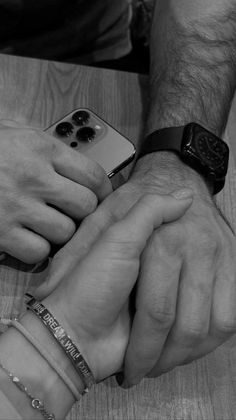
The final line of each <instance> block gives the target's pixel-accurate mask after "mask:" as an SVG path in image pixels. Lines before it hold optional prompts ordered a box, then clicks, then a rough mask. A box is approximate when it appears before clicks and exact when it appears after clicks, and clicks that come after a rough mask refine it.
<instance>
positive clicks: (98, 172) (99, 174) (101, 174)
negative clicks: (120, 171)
mask: <svg viewBox="0 0 236 420" xmlns="http://www.w3.org/2000/svg"><path fill="white" fill-rule="evenodd" d="M91 174H92V177H93V184H94V186H95V187H96V188H99V187H100V186H101V185H102V184H103V182H104V179H105V177H107V175H106V173H105V171H104V169H103V168H102V167H101V166H100V165H99V164H98V163H96V162H94V164H93V168H92V170H91Z"/></svg>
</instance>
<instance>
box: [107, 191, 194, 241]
mask: <svg viewBox="0 0 236 420" xmlns="http://www.w3.org/2000/svg"><path fill="white" fill-rule="evenodd" d="M191 203H192V196H191V193H190V195H189V196H187V197H186V198H185V197H184V198H183V199H180V200H179V199H176V198H174V197H172V196H171V195H154V194H147V195H145V196H144V197H143V198H141V199H140V200H139V201H138V202H137V203H136V204H135V205H134V206H133V207H132V208H131V209H130V210H129V211H128V213H127V214H126V216H125V217H124V218H123V219H122V220H121V221H120V222H117V223H116V224H115V225H114V232H115V234H114V236H116V240H117V242H118V241H119V240H120V241H121V242H122V243H124V242H128V243H130V242H134V243H135V244H136V246H137V244H138V243H140V246H141V247H142V248H143V247H144V245H145V243H146V241H147V239H148V238H149V236H150V235H151V233H152V232H153V230H154V229H157V228H159V227H160V226H161V225H162V224H163V223H168V222H173V221H174V220H176V219H178V218H180V217H181V216H182V215H183V214H184V213H185V212H186V210H187V209H188V207H189V206H190V204H191ZM109 233H111V231H110V232H109ZM112 233H113V232H112Z"/></svg>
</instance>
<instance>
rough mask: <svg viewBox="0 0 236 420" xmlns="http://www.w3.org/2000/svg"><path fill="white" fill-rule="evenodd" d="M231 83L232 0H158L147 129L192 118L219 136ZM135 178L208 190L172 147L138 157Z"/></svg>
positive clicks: (235, 60) (235, 80)
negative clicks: (168, 149)
mask: <svg viewBox="0 0 236 420" xmlns="http://www.w3.org/2000/svg"><path fill="white" fill-rule="evenodd" d="M235 87H236V0H158V1H156V8H155V12H154V17H153V25H152V32H151V74H150V104H149V114H148V118H147V124H146V134H149V133H151V132H153V131H155V130H158V129H160V128H163V127H171V126H179V125H185V124H187V123H189V122H192V121H193V122H197V123H199V124H201V125H203V126H204V127H205V128H206V129H208V130H210V131H212V132H213V133H215V134H216V135H218V136H221V135H222V134H223V131H224V128H225V125H226V122H227V117H228V113H229V109H230V104H231V101H232V97H233V94H234V91H235ZM133 177H134V178H136V179H138V180H141V182H142V183H143V182H146V183H147V185H148V184H149V183H151V184H152V185H153V184H155V185H157V186H158V188H161V189H163V188H164V191H165V192H168V191H171V190H173V189H175V188H176V187H178V186H180V187H181V186H183V185H184V186H190V187H191V188H193V189H194V190H195V191H196V192H197V193H200V194H201V195H202V194H205V196H208V192H209V191H210V192H212V185H211V184H208V183H206V179H204V178H203V177H202V176H201V175H200V174H199V173H197V172H196V171H195V170H194V169H192V168H190V167H189V166H188V165H186V164H185V163H183V162H182V160H181V159H180V158H179V157H178V156H177V154H175V153H173V152H171V151H169V152H168V151H165V152H156V153H152V154H150V155H147V156H145V157H144V158H142V159H140V160H138V162H137V164H136V166H135V169H134V172H133Z"/></svg>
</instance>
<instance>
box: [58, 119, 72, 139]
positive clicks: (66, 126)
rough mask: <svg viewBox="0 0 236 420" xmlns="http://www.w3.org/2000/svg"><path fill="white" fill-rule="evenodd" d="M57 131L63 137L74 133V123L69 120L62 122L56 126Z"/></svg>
mask: <svg viewBox="0 0 236 420" xmlns="http://www.w3.org/2000/svg"><path fill="white" fill-rule="evenodd" d="M56 133H57V134H58V136H61V137H69V136H70V135H71V134H72V133H73V125H72V124H71V123H69V122H66V121H65V122H62V123H60V124H58V125H57V126H56Z"/></svg>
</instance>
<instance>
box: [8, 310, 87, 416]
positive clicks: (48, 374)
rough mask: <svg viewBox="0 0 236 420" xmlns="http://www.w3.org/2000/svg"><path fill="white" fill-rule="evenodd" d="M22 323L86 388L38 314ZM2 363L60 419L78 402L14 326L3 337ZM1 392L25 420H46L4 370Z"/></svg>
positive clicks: (28, 317) (75, 379) (25, 317)
mask: <svg viewBox="0 0 236 420" xmlns="http://www.w3.org/2000/svg"><path fill="white" fill-rule="evenodd" d="M20 322H21V324H22V325H24V327H25V328H26V329H27V330H28V331H29V332H30V333H31V334H32V335H34V336H36V337H37V340H38V341H40V343H41V345H42V347H44V348H45V349H48V350H49V351H50V350H51V353H52V355H53V357H54V359H55V360H57V361H58V364H60V366H61V367H62V369H63V370H64V371H65V372H66V373H67V375H68V376H70V377H71V379H72V380H73V381H74V382H75V383H76V384H77V385H79V386H81V388H83V385H82V383H81V382H80V379H79V378H78V375H77V376H76V374H75V373H74V372H73V366H72V365H71V362H70V361H69V360H68V358H67V357H66V356H65V355H64V354H63V351H61V349H60V347H59V346H58V344H57V343H56V342H55V339H54V338H53V337H51V336H50V334H49V333H48V331H47V329H46V328H45V327H44V325H43V324H42V323H41V321H39V320H38V319H37V317H36V316H35V315H34V314H31V313H27V314H26V315H25V316H24V317H23V318H22V319H21V321H20ZM0 362H1V364H2V365H3V366H4V367H5V368H7V370H8V371H10V372H12V373H13V374H14V375H15V376H17V377H18V378H19V379H20V380H21V382H22V383H23V384H24V385H25V386H26V387H27V388H28V390H29V391H30V393H31V394H32V395H33V396H35V397H36V398H39V399H40V400H41V401H42V402H43V403H44V405H45V408H46V409H47V411H48V412H49V413H53V414H55V416H56V419H57V420H58V419H64V418H65V416H66V414H67V413H68V411H69V410H70V408H71V407H72V405H73V403H74V401H75V400H74V397H73V395H72V393H71V391H70V390H69V389H68V387H67V386H66V385H65V383H64V382H63V380H62V379H61V378H60V377H59V376H58V374H57V373H56V372H55V371H54V370H53V369H52V367H51V366H50V365H49V364H48V362H47V361H46V360H45V359H44V358H43V357H42V356H41V355H40V353H39V352H38V351H37V350H36V349H35V348H34V347H33V346H32V344H31V343H30V342H28V340H27V339H26V338H25V337H24V336H23V335H22V334H21V333H20V332H19V331H17V330H16V329H15V328H13V327H10V328H9V329H8V331H7V332H6V333H4V334H3V335H2V336H1V337H0ZM79 386H78V388H79ZM0 390H1V391H2V392H3V393H4V394H5V395H6V397H7V398H8V400H9V401H10V402H11V404H12V405H13V407H14V408H15V409H16V411H18V412H19V414H20V416H21V417H22V418H23V419H24V420H27V419H28V420H29V419H32V418H34V419H35V420H37V419H42V415H41V414H40V413H39V412H38V411H37V410H35V409H33V408H32V407H31V406H30V400H29V399H28V397H27V396H26V395H25V393H24V392H21V391H20V390H19V389H17V387H16V386H15V385H14V383H12V382H11V381H10V379H9V378H8V377H7V375H6V373H5V372H4V371H3V370H2V369H0ZM0 419H1V420H5V419H3V418H2V417H1V410H0Z"/></svg>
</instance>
